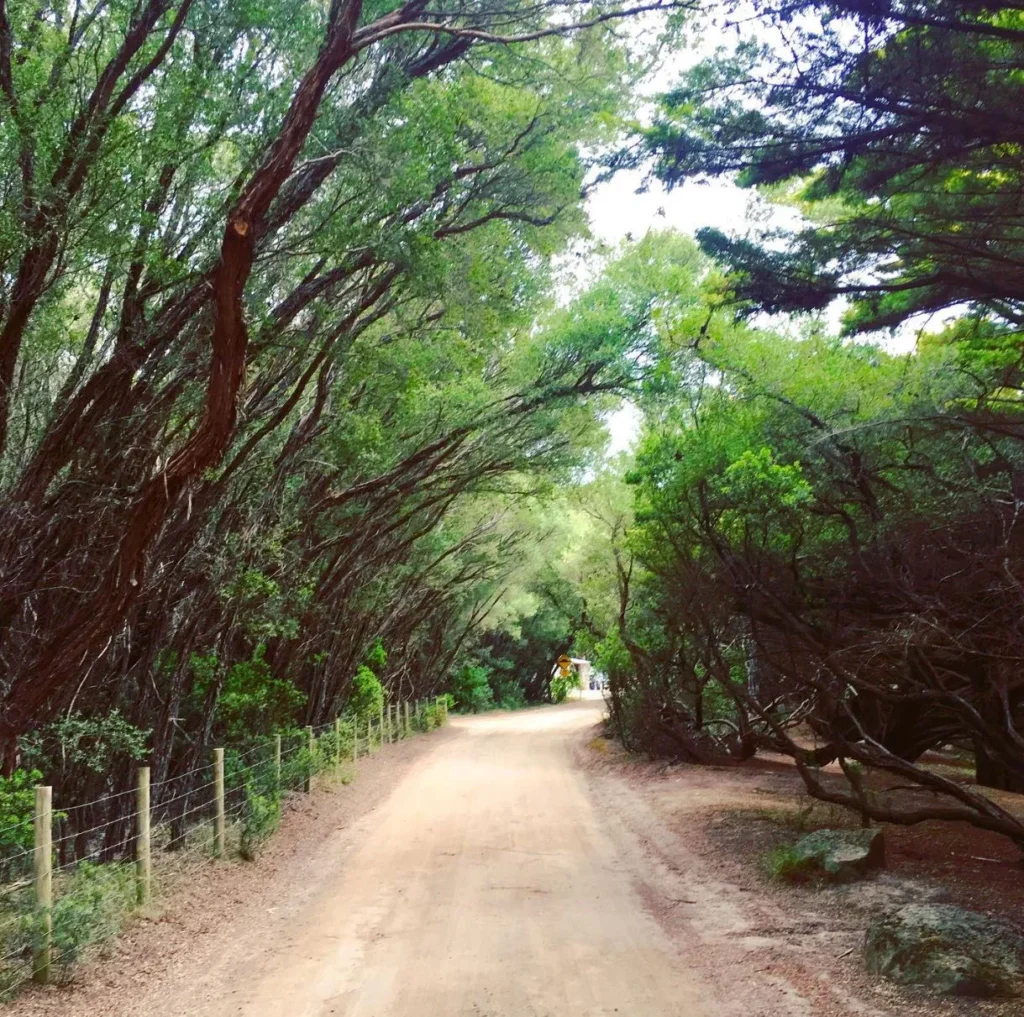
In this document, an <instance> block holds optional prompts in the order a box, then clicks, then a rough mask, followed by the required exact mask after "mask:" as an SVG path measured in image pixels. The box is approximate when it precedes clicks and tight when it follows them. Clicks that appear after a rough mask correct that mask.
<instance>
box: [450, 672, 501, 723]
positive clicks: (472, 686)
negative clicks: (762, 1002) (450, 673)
mask: <svg viewBox="0 0 1024 1017" xmlns="http://www.w3.org/2000/svg"><path fill="white" fill-rule="evenodd" d="M452 694H453V698H454V700H455V709H456V710H458V711H459V712H460V713H480V712H481V711H483V710H490V709H493V707H494V695H493V693H492V692H491V685H490V682H489V681H488V672H487V669H486V668H482V667H476V666H474V665H472V664H466V665H465V666H464V667H463V668H462V669H461V670H460V671H458V672H457V673H456V675H455V681H454V688H453V689H452Z"/></svg>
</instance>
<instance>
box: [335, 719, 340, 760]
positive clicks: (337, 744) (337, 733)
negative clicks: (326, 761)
mask: <svg viewBox="0 0 1024 1017" xmlns="http://www.w3.org/2000/svg"><path fill="white" fill-rule="evenodd" d="M334 765H335V766H336V767H337V768H338V769H339V770H340V769H341V717H335V718H334Z"/></svg>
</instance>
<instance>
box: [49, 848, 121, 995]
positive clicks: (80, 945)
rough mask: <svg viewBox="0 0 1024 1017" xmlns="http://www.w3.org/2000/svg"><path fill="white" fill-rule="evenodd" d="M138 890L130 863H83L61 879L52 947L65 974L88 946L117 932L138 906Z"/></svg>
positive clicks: (68, 972)
mask: <svg viewBox="0 0 1024 1017" xmlns="http://www.w3.org/2000/svg"><path fill="white" fill-rule="evenodd" d="M135 893H136V888H135V871H134V867H133V866H132V865H130V864H106V865H94V864H92V863H90V862H80V863H79V864H78V865H77V866H76V867H75V869H74V871H73V872H72V873H71V874H70V875H69V876H68V877H66V878H65V879H61V880H60V881H58V885H57V887H56V889H55V896H54V902H53V907H52V909H51V915H52V921H53V948H54V957H55V960H56V963H57V964H58V965H59V966H60V968H61V969H62V970H63V973H64V976H65V977H67V976H68V975H69V974H70V971H71V968H72V967H73V966H74V964H75V963H76V962H77V961H78V960H80V958H81V956H82V953H83V951H84V950H85V949H86V948H87V947H89V946H92V945H98V944H101V943H104V942H106V941H108V940H109V939H112V938H113V937H114V936H116V935H117V933H118V932H119V931H120V930H121V928H122V926H123V925H124V922H125V920H126V919H127V917H128V916H129V915H130V914H131V912H132V910H133V909H134V907H135ZM33 935H38V929H37V928H36V929H35V931H34V932H33Z"/></svg>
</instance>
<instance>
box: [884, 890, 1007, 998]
mask: <svg viewBox="0 0 1024 1017" xmlns="http://www.w3.org/2000/svg"><path fill="white" fill-rule="evenodd" d="M864 960H865V963H866V964H867V969H868V971H870V972H871V973H872V974H877V975H884V976H885V977H886V978H889V979H891V980H892V981H894V982H897V983H898V984H900V985H919V986H923V987H925V988H928V989H930V990H931V991H932V992H935V993H938V994H941V995H949V996H975V997H979V998H988V997H993V996H1019V995H1021V992H1022V990H1024V936H1021V935H1019V934H1018V933H1017V932H1015V931H1014V930H1013V929H1012V928H1010V926H1008V925H1005V924H1004V923H1002V922H999V921H996V920H995V919H993V918H989V917H988V916H986V915H982V914H979V913H978V912H976V911H968V910H966V909H965V908H959V907H955V906H954V905H952V904H908V905H906V906H904V907H901V908H899V909H898V910H896V911H894V912H892V913H891V914H888V915H884V916H882V917H881V918H877V919H875V921H873V922H872V923H871V925H870V926H869V927H868V931H867V934H866V935H865V938H864Z"/></svg>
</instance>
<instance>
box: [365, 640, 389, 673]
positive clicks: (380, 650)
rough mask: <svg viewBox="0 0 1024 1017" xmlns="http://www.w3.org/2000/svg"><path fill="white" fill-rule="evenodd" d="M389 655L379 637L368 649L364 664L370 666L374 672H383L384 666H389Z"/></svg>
mask: <svg viewBox="0 0 1024 1017" xmlns="http://www.w3.org/2000/svg"><path fill="white" fill-rule="evenodd" d="M387 662H388V655H387V653H386V651H385V650H384V644H383V643H382V642H381V641H380V639H377V640H376V642H375V643H374V644H373V646H371V647H370V649H369V650H368V651H367V654H366V659H365V660H364V661H363V664H364V665H365V666H366V667H368V668H369V669H370V670H371V671H373V673H374V674H378V675H379V674H383V672H384V668H385V667H386V666H387Z"/></svg>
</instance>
